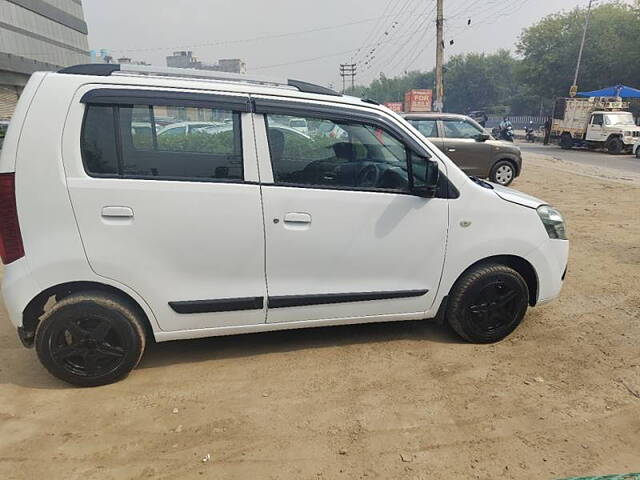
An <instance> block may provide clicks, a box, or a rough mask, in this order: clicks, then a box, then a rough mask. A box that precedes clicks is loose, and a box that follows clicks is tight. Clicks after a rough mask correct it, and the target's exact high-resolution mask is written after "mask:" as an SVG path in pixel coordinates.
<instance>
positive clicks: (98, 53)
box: [89, 49, 150, 65]
mask: <svg viewBox="0 0 640 480" xmlns="http://www.w3.org/2000/svg"><path fill="white" fill-rule="evenodd" d="M89 56H90V58H91V63H119V64H120V65H123V64H128V65H150V64H149V63H147V62H145V61H143V60H133V59H132V58H130V57H119V58H113V55H111V53H109V51H108V50H105V49H101V50H91V51H90V52H89Z"/></svg>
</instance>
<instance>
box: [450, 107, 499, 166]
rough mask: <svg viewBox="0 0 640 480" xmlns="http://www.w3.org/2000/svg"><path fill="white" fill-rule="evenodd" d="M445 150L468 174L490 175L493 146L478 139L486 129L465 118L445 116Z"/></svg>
mask: <svg viewBox="0 0 640 480" xmlns="http://www.w3.org/2000/svg"><path fill="white" fill-rule="evenodd" d="M442 126H443V137H444V138H443V140H442V142H443V148H442V150H443V152H444V153H445V155H447V156H448V157H449V158H450V159H451V160H453V162H454V163H455V164H456V165H458V166H459V167H460V168H461V169H462V170H463V171H464V172H465V173H466V174H467V175H476V176H479V177H488V176H489V167H490V165H491V161H492V158H493V154H492V152H491V148H492V146H491V145H490V144H488V143H486V142H481V141H478V140H477V138H478V135H482V134H483V133H484V131H483V130H482V129H480V128H478V127H476V126H475V125H474V124H472V123H471V122H468V121H467V120H465V119H457V118H455V119H454V118H444V119H442Z"/></svg>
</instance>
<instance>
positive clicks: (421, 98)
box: [404, 90, 433, 113]
mask: <svg viewBox="0 0 640 480" xmlns="http://www.w3.org/2000/svg"><path fill="white" fill-rule="evenodd" d="M432 99H433V91H431V90H409V91H408V92H407V93H405V94H404V108H405V111H406V112H407V113H409V112H430V111H431V101H432Z"/></svg>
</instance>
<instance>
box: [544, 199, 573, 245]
mask: <svg viewBox="0 0 640 480" xmlns="http://www.w3.org/2000/svg"><path fill="white" fill-rule="evenodd" d="M538 216H539V217H540V220H542V224H543V225H544V228H545V229H546V230H547V233H548V234H549V238H554V239H558V240H566V239H567V231H566V229H565V226H564V219H563V218H562V214H561V213H560V212H559V211H558V210H556V209H555V208H552V207H550V206H549V205H542V206H541V207H538Z"/></svg>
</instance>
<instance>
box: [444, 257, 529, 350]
mask: <svg viewBox="0 0 640 480" xmlns="http://www.w3.org/2000/svg"><path fill="white" fill-rule="evenodd" d="M528 304H529V289H528V288H527V284H526V282H525V281H524V279H523V278H522V276H521V275H520V274H519V273H518V272H516V271H515V270H513V269H512V268H510V267H507V266H505V265H500V264H486V265H480V266H478V267H475V268H473V269H472V270H470V271H468V272H466V273H465V274H463V276H462V277H460V278H459V279H458V281H457V282H456V283H455V285H454V286H453V288H452V289H451V293H450V295H449V304H448V306H447V320H448V322H449V325H451V328H453V330H455V332H456V333H457V334H458V335H460V336H461V337H462V338H464V339H465V340H467V341H468V342H472V343H494V342H498V341H500V340H502V339H504V338H505V337H507V336H508V335H509V334H511V333H512V332H513V331H514V330H515V329H516V328H517V327H518V325H520V323H521V322H522V319H523V318H524V314H525V313H526V311H527V307H528Z"/></svg>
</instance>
